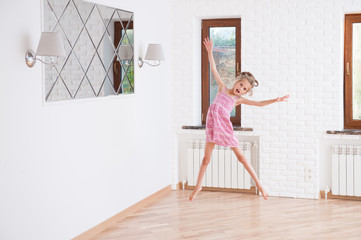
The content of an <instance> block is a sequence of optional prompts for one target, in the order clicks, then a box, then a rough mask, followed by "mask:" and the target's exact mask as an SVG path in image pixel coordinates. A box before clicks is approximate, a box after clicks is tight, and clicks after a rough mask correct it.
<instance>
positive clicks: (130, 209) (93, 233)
mask: <svg viewBox="0 0 361 240" xmlns="http://www.w3.org/2000/svg"><path fill="white" fill-rule="evenodd" d="M170 192H171V185H169V186H167V187H165V188H163V189H161V190H159V191H158V192H156V193H153V194H152V195H150V196H149V197H147V198H145V199H143V200H141V201H139V202H137V203H136V204H134V205H132V206H130V207H128V208H127V209H125V210H124V211H121V212H120V213H118V214H116V215H114V216H113V217H111V218H109V219H107V220H105V221H104V222H102V223H100V224H98V225H96V226H95V227H93V228H91V229H89V230H87V231H86V232H83V233H82V234H80V235H78V236H77V237H75V238H73V240H87V239H91V238H93V237H95V236H96V235H97V234H99V233H101V232H103V231H104V230H105V229H107V228H109V227H111V226H113V225H114V224H115V223H116V222H119V221H121V220H122V219H124V218H126V217H127V216H130V215H132V214H133V213H134V212H136V211H138V210H140V209H142V208H144V207H146V206H148V205H150V204H151V203H153V202H155V201H157V200H158V199H160V198H162V197H163V196H164V195H165V194H167V193H170Z"/></svg>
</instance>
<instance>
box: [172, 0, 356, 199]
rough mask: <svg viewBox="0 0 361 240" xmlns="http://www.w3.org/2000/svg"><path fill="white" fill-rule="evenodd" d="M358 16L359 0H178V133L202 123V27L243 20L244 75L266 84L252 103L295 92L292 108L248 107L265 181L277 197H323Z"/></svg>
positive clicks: (245, 121) (245, 119) (247, 121)
mask: <svg viewBox="0 0 361 240" xmlns="http://www.w3.org/2000/svg"><path fill="white" fill-rule="evenodd" d="M357 11H359V12H361V2H360V1H352V0H345V1H344V0H342V1H341V0H338V1H335V0H333V1H329V0H323V1H320V0H319V1H297V0H287V1H285V0H270V1H262V2H260V1H251V0H244V1H235V0H227V1H220V0H207V1H205V0H197V1H193V0H192V1H191V0H177V1H174V3H173V18H174V19H173V20H174V28H173V31H174V38H173V46H174V48H173V56H174V59H173V61H174V62H175V65H174V68H173V72H174V77H173V89H172V91H173V99H172V100H173V109H174V111H173V126H174V130H175V131H177V129H180V127H181V126H182V125H191V124H200V121H199V119H200V118H199V117H197V116H198V115H200V104H201V102H200V94H201V92H200V81H201V79H200V69H199V67H200V64H199V61H200V46H199V45H200V27H199V26H197V25H199V24H200V20H201V19H205V18H228V17H240V18H241V19H242V20H241V21H242V22H241V33H242V37H241V41H242V57H241V58H242V64H241V70H242V71H249V72H252V73H253V74H254V76H255V77H256V78H257V79H258V80H259V82H260V86H259V87H257V88H255V89H254V94H253V96H252V97H251V99H254V100H262V99H270V98H275V97H278V96H282V95H284V94H290V95H291V98H290V100H289V102H288V103H276V104H272V105H269V106H266V107H263V108H257V107H253V106H242V125H243V126H244V127H252V128H254V135H255V136H259V137H260V177H261V179H262V182H263V184H264V185H265V186H266V187H267V189H268V190H269V192H270V195H272V196H285V197H299V198H317V197H318V191H319V170H320V169H319V140H320V138H322V136H323V134H324V133H325V131H326V130H330V129H340V128H342V127H343V77H342V76H343V75H342V71H343V69H342V64H343V24H344V14H345V13H353V12H357ZM198 38H199V39H198ZM198 40H199V41H198ZM179 161H182V159H179ZM306 169H311V170H312V174H313V178H312V180H311V181H306V180H305V170H306Z"/></svg>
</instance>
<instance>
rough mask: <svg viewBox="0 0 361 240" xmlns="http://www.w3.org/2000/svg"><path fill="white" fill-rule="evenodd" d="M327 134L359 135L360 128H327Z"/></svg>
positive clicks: (360, 133)
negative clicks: (337, 129)
mask: <svg viewBox="0 0 361 240" xmlns="http://www.w3.org/2000/svg"><path fill="white" fill-rule="evenodd" d="M326 133H327V134H336V135H361V130H359V129H343V130H339V131H334V130H328V131H327V132H326Z"/></svg>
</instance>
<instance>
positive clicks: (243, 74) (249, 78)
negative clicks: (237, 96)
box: [234, 72, 258, 96]
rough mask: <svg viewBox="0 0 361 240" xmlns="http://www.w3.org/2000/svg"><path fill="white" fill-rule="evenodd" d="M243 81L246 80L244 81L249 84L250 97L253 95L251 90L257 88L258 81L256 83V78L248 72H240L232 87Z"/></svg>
mask: <svg viewBox="0 0 361 240" xmlns="http://www.w3.org/2000/svg"><path fill="white" fill-rule="evenodd" d="M243 79H246V80H247V81H248V82H249V83H250V84H251V88H250V89H249V90H248V94H249V95H250V96H252V94H253V91H252V88H254V87H257V86H258V81H257V80H256V78H255V77H254V76H253V75H252V73H250V72H241V73H240V74H239V75H238V76H237V77H236V82H235V83H234V85H236V84H237V83H238V82H240V81H242V80H243Z"/></svg>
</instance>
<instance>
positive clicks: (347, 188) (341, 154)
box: [332, 145, 361, 196]
mask: <svg viewBox="0 0 361 240" xmlns="http://www.w3.org/2000/svg"><path fill="white" fill-rule="evenodd" d="M332 195H344V196H361V146H346V145H332Z"/></svg>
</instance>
